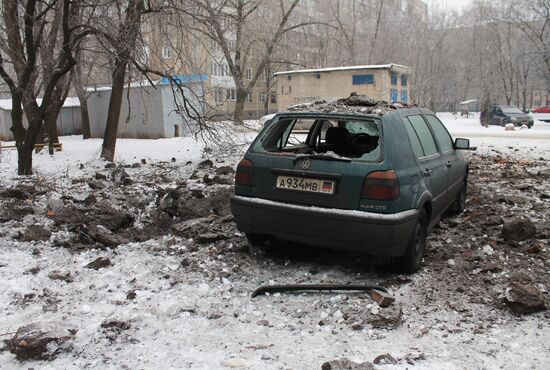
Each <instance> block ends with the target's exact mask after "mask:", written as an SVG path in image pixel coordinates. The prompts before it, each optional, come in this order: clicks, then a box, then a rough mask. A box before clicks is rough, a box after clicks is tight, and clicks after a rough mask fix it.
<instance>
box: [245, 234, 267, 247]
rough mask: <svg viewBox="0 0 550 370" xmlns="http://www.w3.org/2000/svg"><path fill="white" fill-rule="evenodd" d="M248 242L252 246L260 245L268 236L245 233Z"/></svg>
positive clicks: (263, 243)
mask: <svg viewBox="0 0 550 370" xmlns="http://www.w3.org/2000/svg"><path fill="white" fill-rule="evenodd" d="M245 235H246V239H247V240H248V244H249V245H250V246H253V247H262V246H264V245H265V244H266V243H267V240H268V237H267V236H266V235H261V234H253V233H246V234H245Z"/></svg>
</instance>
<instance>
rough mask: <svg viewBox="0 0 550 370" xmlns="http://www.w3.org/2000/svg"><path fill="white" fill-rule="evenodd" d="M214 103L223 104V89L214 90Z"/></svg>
mask: <svg viewBox="0 0 550 370" xmlns="http://www.w3.org/2000/svg"><path fill="white" fill-rule="evenodd" d="M214 101H215V102H216V103H223V90H222V89H216V90H214Z"/></svg>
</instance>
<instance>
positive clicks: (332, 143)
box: [231, 96, 469, 272]
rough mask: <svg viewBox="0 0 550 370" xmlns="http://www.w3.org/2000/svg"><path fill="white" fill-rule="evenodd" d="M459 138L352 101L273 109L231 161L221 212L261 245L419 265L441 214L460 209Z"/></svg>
mask: <svg viewBox="0 0 550 370" xmlns="http://www.w3.org/2000/svg"><path fill="white" fill-rule="evenodd" d="M361 102H362V103H361ZM465 149H469V141H468V140H467V139H456V140H455V141H453V140H452V137H451V135H450V134H449V132H448V131H447V129H446V128H445V126H444V125H443V124H442V123H441V121H440V120H439V119H438V118H437V117H436V115H435V114H434V113H433V112H431V111H429V110H427V109H424V108H416V107H409V106H406V105H402V104H393V105H389V104H387V103H380V102H374V101H372V100H370V99H369V98H366V97H365V98H364V99H363V100H361V99H358V97H357V96H350V98H347V99H341V100H339V101H338V102H337V103H331V104H326V103H319V104H314V105H307V106H304V107H303V109H299V108H298V109H294V110H293V111H288V112H281V113H279V114H277V115H276V116H275V117H273V118H272V119H271V123H270V124H269V125H267V126H266V127H265V128H264V129H263V130H262V131H261V132H260V133H259V135H258V136H257V137H256V139H255V140H254V142H253V143H252V144H251V146H250V148H249V149H248V151H247V152H246V154H245V155H244V158H243V159H242V160H241V161H240V163H239V165H238V168H237V172H236V177H235V194H234V196H233V197H232V198H231V210H232V213H233V215H234V219H235V222H236V223H237V227H238V229H239V230H240V231H242V232H244V233H245V234H246V236H247V238H248V240H249V242H250V243H252V244H262V243H264V242H265V241H267V240H268V239H269V238H278V239H283V240H289V241H296V242H301V243H305V244H310V245H313V246H318V247H326V248H334V249H342V250H350V251H356V252H362V253H365V254H369V255H379V256H386V257H391V259H392V261H393V262H394V265H395V266H396V267H397V268H399V269H400V270H402V271H405V272H414V271H416V270H418V269H419V268H420V266H421V264H422V258H423V255H424V250H425V248H426V238H427V235H428V233H429V232H430V231H431V230H432V228H433V227H434V226H435V225H436V224H437V223H438V221H439V219H440V217H441V216H442V215H443V213H444V212H445V211H446V210H448V209H451V210H452V211H454V212H458V213H459V212H461V211H462V210H464V207H465V201H466V194H467V181H468V162H467V160H466V159H465V156H464V153H463V151H462V150H465Z"/></svg>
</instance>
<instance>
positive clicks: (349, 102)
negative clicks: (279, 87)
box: [279, 92, 418, 116]
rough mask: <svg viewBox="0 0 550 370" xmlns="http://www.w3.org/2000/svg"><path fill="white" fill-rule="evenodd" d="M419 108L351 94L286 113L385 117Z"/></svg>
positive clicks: (308, 104)
mask: <svg viewBox="0 0 550 370" xmlns="http://www.w3.org/2000/svg"><path fill="white" fill-rule="evenodd" d="M406 108H418V106H416V105H410V104H407V103H402V102H395V103H388V102H386V101H380V100H375V99H372V98H370V97H368V96H366V95H359V94H357V93H354V92H353V93H351V94H350V96H349V97H347V98H343V99H338V100H336V101H333V102H326V101H324V100H321V101H316V102H313V103H304V104H297V105H293V106H291V107H289V108H287V110H286V111H283V112H280V113H279V114H285V113H287V114H288V113H315V114H319V113H321V114H346V115H348V114H352V115H370V116H372V115H377V116H383V115H385V114H388V113H393V112H395V111H396V110H398V109H406Z"/></svg>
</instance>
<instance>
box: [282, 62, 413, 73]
mask: <svg viewBox="0 0 550 370" xmlns="http://www.w3.org/2000/svg"><path fill="white" fill-rule="evenodd" d="M393 68H399V69H410V67H408V66H404V65H401V64H395V63H390V64H372V65H362V66H343V67H330V68H318V69H298V70H295V71H283V72H275V73H274V74H273V75H274V76H281V75H289V74H297V73H323V72H337V71H354V70H365V69H393Z"/></svg>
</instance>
